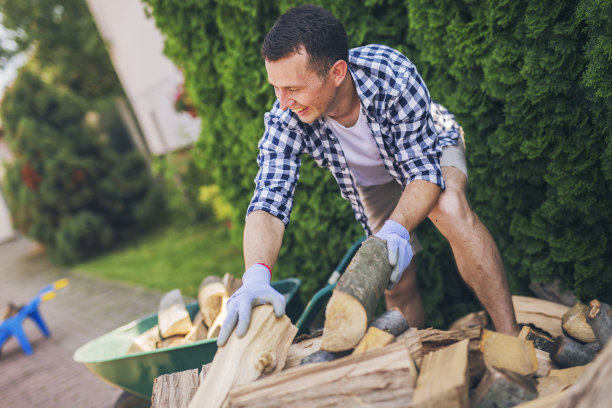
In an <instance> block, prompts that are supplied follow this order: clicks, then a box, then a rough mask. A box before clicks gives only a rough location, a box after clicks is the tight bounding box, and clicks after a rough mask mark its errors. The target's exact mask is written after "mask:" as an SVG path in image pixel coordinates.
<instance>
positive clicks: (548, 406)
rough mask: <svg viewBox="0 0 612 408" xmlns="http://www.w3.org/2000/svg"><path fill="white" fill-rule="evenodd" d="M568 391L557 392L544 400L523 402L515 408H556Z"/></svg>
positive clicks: (543, 398) (537, 399)
mask: <svg viewBox="0 0 612 408" xmlns="http://www.w3.org/2000/svg"><path fill="white" fill-rule="evenodd" d="M566 392H567V391H561V392H556V393H554V394H550V395H547V396H545V397H542V398H536V399H534V400H531V401H527V402H523V403H522V404H519V405H516V406H515V407H514V408H556V407H557V405H558V404H559V401H561V398H563V396H564V395H565V393H566Z"/></svg>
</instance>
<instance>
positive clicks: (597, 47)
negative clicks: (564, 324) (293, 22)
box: [144, 0, 612, 325]
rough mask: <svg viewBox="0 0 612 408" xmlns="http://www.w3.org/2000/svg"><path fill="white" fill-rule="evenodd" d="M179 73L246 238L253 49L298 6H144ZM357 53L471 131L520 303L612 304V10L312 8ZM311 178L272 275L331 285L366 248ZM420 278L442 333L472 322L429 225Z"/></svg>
mask: <svg viewBox="0 0 612 408" xmlns="http://www.w3.org/2000/svg"><path fill="white" fill-rule="evenodd" d="M144 2H145V3H146V4H147V5H148V6H149V11H150V13H151V14H152V15H153V16H154V18H155V21H156V24H157V26H158V27H159V28H160V29H161V30H162V31H163V32H164V34H165V35H166V44H165V52H166V54H167V55H168V56H169V57H170V58H171V59H172V60H173V61H174V62H175V63H176V64H177V65H179V66H180V67H181V68H182V69H183V70H184V72H185V76H186V88H187V90H188V93H189V95H191V96H192V97H193V100H194V103H195V105H196V108H197V111H198V112H199V114H200V116H201V118H202V124H203V130H202V134H201V137H200V139H199V142H198V146H197V149H198V150H199V151H200V152H201V154H202V160H201V161H200V163H199V165H201V166H202V167H204V168H214V172H213V176H214V180H215V181H216V183H217V184H218V185H219V186H220V187H221V192H222V195H223V197H224V198H225V200H226V201H227V202H228V203H230V204H231V205H232V206H233V208H234V212H233V217H232V218H233V220H234V223H235V226H236V231H235V232H234V235H235V237H236V239H237V240H238V239H239V236H240V234H241V227H242V225H243V223H244V211H245V209H246V207H247V204H248V202H249V199H250V197H251V194H252V191H253V187H254V185H253V178H254V176H255V173H256V171H257V166H256V163H255V158H256V155H257V147H256V146H257V141H258V140H259V139H260V137H261V134H262V132H263V119H262V118H263V113H264V112H265V111H266V110H268V109H269V107H270V106H271V104H272V102H273V100H274V94H273V92H272V89H271V87H270V86H269V85H268V84H267V81H266V78H267V76H266V73H265V68H264V65H263V63H262V61H261V59H260V57H259V47H260V44H261V42H262V40H263V37H264V36H265V34H266V32H267V30H268V29H269V28H270V27H271V26H272V24H273V22H274V21H275V19H276V18H277V17H278V16H279V15H280V14H281V13H282V12H284V11H285V10H287V9H288V8H289V7H291V6H293V5H295V4H298V3H301V2H294V1H279V2H266V1H244V0H232V1H222V2H221V1H212V0H208V1H194V0H191V1H178V0H144ZM315 3H316V4H320V5H322V6H324V7H327V8H328V9H329V10H330V11H332V12H333V13H334V14H335V15H336V16H337V17H338V18H339V19H340V20H342V21H343V22H344V24H345V27H346V29H347V32H348V33H349V38H350V40H351V45H352V46H358V45H363V44H366V43H371V42H378V43H384V44H387V45H390V46H393V47H396V48H398V49H399V50H400V51H402V52H404V53H405V54H406V55H407V56H408V57H409V58H410V59H411V60H413V61H414V62H415V63H416V65H417V67H418V68H419V71H420V72H421V73H422V74H423V76H424V78H425V80H426V82H427V83H428V85H429V88H430V91H431V93H432V96H433V98H434V99H435V100H437V101H439V102H441V103H442V104H443V105H445V106H447V107H448V108H449V109H450V110H451V111H452V112H454V113H455V114H456V116H457V118H458V119H459V122H460V123H461V124H462V126H463V127H464V129H465V131H466V138H467V145H468V152H467V155H468V161H469V167H470V169H469V170H470V190H469V195H470V198H471V202H472V203H473V207H474V208H475V210H476V212H477V213H478V214H479V216H480V217H481V219H482V220H483V222H484V223H485V225H487V226H488V227H489V229H490V230H491V232H492V233H493V235H494V237H495V239H496V241H497V243H498V245H499V247H500V250H501V252H502V255H503V258H504V261H505V264H506V267H507V271H508V274H509V277H510V281H511V284H512V287H513V290H514V291H515V292H516V291H520V290H524V287H525V285H526V284H527V283H529V282H530V281H545V280H548V279H550V278H552V277H556V276H558V277H560V278H561V279H562V281H563V282H564V283H565V284H566V285H567V286H568V287H569V288H570V289H572V290H573V291H574V292H575V293H576V294H577V295H579V296H580V297H582V298H583V299H588V298H589V297H600V298H602V299H605V300H608V301H612V297H611V296H612V295H611V294H610V293H611V292H610V290H609V289H610V287H612V267H611V266H610V265H611V263H612V250H611V245H610V241H609V239H608V236H610V235H611V232H612V222H611V221H610V220H611V219H612V217H611V216H612V214H611V212H612V209H611V207H610V206H609V202H611V201H612V200H611V199H612V192H611V190H612V189H611V187H610V182H611V178H612V176H611V175H610V174H611V172H610V168H611V164H610V163H611V158H612V147H611V146H612V142H611V137H612V136H611V135H612V132H611V131H610V130H611V129H610V126H611V125H610V124H611V123H612V121H611V120H610V118H611V109H610V103H611V102H610V101H611V98H610V89H611V85H610V75H611V74H610V69H609V67H610V66H611V64H610V60H611V56H612V53H611V51H610V50H611V38H612V36H611V35H610V30H611V29H610V24H609V16H610V4H609V2H606V1H604V0H601V1H598V0H588V1H587V0H583V1H579V2H577V1H569V2H568V1H561V0H557V1H554V0H551V1H547V2H546V3H538V2H528V1H509V0H506V1H493V0H482V1H457V0H446V1H441V0H435V1H429V0H428V1H425V0H409V1H405V2H400V1H385V0H378V1H376V0H372V1H366V2H358V1H350V0H342V1H315ZM314 167H315V166H314V164H313V163H312V161H310V160H305V161H304V163H303V165H302V170H301V178H300V183H299V184H298V187H297V192H296V199H295V203H296V204H295V209H294V213H293V215H292V221H291V225H290V227H289V228H288V230H287V232H286V234H285V239H284V245H283V249H282V251H281V257H280V260H279V264H278V267H277V270H278V274H279V275H280V276H299V277H300V278H302V279H303V280H304V281H305V282H306V283H305V286H306V289H307V290H306V293H307V294H308V293H312V290H313V289H314V288H316V287H319V286H321V285H322V284H323V283H324V281H325V279H326V278H327V275H328V274H329V271H331V269H332V268H333V266H334V264H336V263H337V262H338V260H339V259H340V257H341V255H342V254H343V252H344V251H345V250H346V249H347V248H348V247H349V246H350V244H351V242H352V241H353V240H355V239H356V238H357V237H358V236H359V235H360V234H361V232H360V230H359V227H358V225H357V222H356V221H354V219H353V216H352V214H351V211H350V209H349V206H348V204H347V203H344V202H342V201H341V199H340V198H339V194H338V188H337V186H335V183H334V182H333V180H332V179H331V177H329V175H328V174H326V172H324V171H322V170H320V169H314ZM419 231H420V232H421V239H422V241H423V243H424V246H425V251H424V253H423V255H421V256H419V257H418V258H419V265H420V272H419V277H420V281H421V285H422V286H423V288H424V289H425V290H424V295H425V299H426V303H427V305H426V307H427V310H428V313H429V315H430V322H431V323H432V324H437V325H440V324H443V323H444V322H448V321H450V320H451V319H452V318H454V317H457V315H459V314H461V313H463V312H465V311H467V310H469V309H470V308H474V307H475V305H474V301H473V297H472V295H471V294H470V292H469V291H467V290H466V289H465V287H464V286H463V285H462V284H461V283H460V282H459V279H458V278H457V274H456V266H455V264H454V260H453V258H452V255H451V252H450V250H449V248H448V245H447V244H446V243H445V242H444V240H443V239H442V237H441V236H440V235H439V234H438V233H437V232H435V231H434V229H433V228H432V226H431V225H430V224H429V223H428V222H426V223H424V225H423V226H422V227H421V228H420V229H419Z"/></svg>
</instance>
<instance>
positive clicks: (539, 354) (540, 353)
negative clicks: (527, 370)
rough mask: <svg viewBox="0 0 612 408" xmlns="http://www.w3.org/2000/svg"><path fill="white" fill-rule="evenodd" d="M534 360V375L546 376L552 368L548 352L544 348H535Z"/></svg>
mask: <svg viewBox="0 0 612 408" xmlns="http://www.w3.org/2000/svg"><path fill="white" fill-rule="evenodd" d="M535 353H536V360H538V370H537V371H536V372H535V376H536V377H546V376H547V375H548V374H549V373H550V371H551V370H552V368H553V363H552V361H551V360H550V353H547V352H545V351H544V350H540V349H535Z"/></svg>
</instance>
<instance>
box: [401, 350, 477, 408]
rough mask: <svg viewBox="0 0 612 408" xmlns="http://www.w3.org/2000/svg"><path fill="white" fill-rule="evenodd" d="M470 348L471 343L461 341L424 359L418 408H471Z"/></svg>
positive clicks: (414, 403)
mask: <svg viewBox="0 0 612 408" xmlns="http://www.w3.org/2000/svg"><path fill="white" fill-rule="evenodd" d="M468 346H469V340H467V339H465V340H461V341H460V342H458V343H455V344H453V345H451V346H448V347H445V348H443V349H440V350H438V351H434V352H433V353H429V354H427V355H426V356H425V357H424V358H423V365H422V366H421V373H420V375H419V378H418V379H417V385H416V388H415V391H414V399H413V401H412V406H413V407H414V408H439V407H446V408H454V407H458V408H464V407H469V398H468V387H469V381H468Z"/></svg>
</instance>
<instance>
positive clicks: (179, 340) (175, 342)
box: [155, 334, 187, 349]
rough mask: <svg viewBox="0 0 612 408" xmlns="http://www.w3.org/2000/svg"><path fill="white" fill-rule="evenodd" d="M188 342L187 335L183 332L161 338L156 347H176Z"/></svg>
mask: <svg viewBox="0 0 612 408" xmlns="http://www.w3.org/2000/svg"><path fill="white" fill-rule="evenodd" d="M184 344H187V342H186V341H185V336H183V335H182V334H175V335H174V336H170V337H166V338H162V339H159V340H158V341H157V343H156V345H155V348H158V349H161V348H166V347H176V346H182V345H184Z"/></svg>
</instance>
